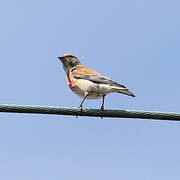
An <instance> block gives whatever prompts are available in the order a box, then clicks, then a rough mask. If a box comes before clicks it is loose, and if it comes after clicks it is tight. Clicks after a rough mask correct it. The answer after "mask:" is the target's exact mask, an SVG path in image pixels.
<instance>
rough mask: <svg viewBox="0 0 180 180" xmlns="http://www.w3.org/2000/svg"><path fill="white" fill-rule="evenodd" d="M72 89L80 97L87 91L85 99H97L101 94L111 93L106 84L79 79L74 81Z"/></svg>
mask: <svg viewBox="0 0 180 180" xmlns="http://www.w3.org/2000/svg"><path fill="white" fill-rule="evenodd" d="M72 91H73V92H74V93H76V94H77V95H78V96H80V97H82V98H84V96H85V93H86V92H88V96H87V98H86V99H99V98H102V97H103V95H106V94H109V93H111V88H110V87H109V86H107V85H101V84H96V83H93V82H91V81H88V80H83V79H81V80H78V81H76V83H75V85H74V88H73V89H72Z"/></svg>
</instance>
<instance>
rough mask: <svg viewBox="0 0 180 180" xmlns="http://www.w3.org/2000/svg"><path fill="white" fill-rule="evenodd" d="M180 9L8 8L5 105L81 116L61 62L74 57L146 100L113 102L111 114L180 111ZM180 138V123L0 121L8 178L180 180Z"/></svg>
mask: <svg viewBox="0 0 180 180" xmlns="http://www.w3.org/2000/svg"><path fill="white" fill-rule="evenodd" d="M179 7H180V1H178V0H171V1H170V0H151V1H145V0H129V1H122V0H112V1H106V0H104V1H102V0H99V1H95V0H91V1H83V0H76V1H73V0H69V1H68V0H66V1H65V0H60V1H57V0H52V1H50V0H49V1H48V0H43V1H42V0H37V1H35V0H32V1H22V0H16V1H12V0H7V1H1V2H0V22H1V28H0V39H1V41H0V50H1V53H0V59H1V60H0V79H1V95H0V102H1V103H2V104H28V105H51V106H64V107H77V106H78V105H79V103H80V101H81V99H80V98H79V97H78V96H76V95H74V94H73V93H72V92H71V91H70V90H69V89H68V86H67V84H66V79H65V73H64V71H63V69H62V65H61V63H60V61H59V60H58V58H57V57H58V56H60V55H63V54H64V53H72V54H74V55H76V56H78V57H79V59H80V60H81V63H82V64H84V65H86V66H89V67H91V68H93V69H95V70H96V71H98V72H100V73H102V74H104V75H106V76H108V77H110V78H112V79H113V80H115V81H117V82H119V83H120V84H123V85H126V86H127V87H128V88H129V89H130V90H131V91H132V92H133V93H134V94H135V95H136V98H131V97H128V96H125V95H121V94H111V95H109V96H107V98H106V102H105V108H107V109H128V110H149V111H151V110H152V111H164V112H180V109H179V104H180V102H179V96H180V95H179V92H180V83H179V82H180V81H179V64H180V61H179V59H180V51H179V47H180V20H179V19H180V11H179ZM100 105H101V100H91V101H86V102H85V104H84V106H85V107H86V108H99V107H100ZM179 137H180V124H179V122H170V121H152V120H137V119H116V118H114V119H111V118H105V119H104V120H103V121H102V120H101V119H100V118H89V117H78V119H76V118H75V117H71V116H55V115H54V116H53V115H32V114H8V113H0V171H1V172H0V179H3V180H10V179H18V180H24V179H26V180H31V179H37V180H39V179H43V180H46V179H47V180H49V179H53V180H56V179H63V180H69V179H78V180H81V179H82V180H84V179H86V180H92V179H98V180H99V179H103V180H106V179H107V180H109V179H118V180H119V179H123V180H129V179H135V180H136V179H137V180H141V179H142V180H144V179H146V180H151V179H153V180H156V179H157V180H159V179H163V180H169V179H173V180H176V179H177V180H179V177H180V173H179V161H180V156H179V152H180V145H179Z"/></svg>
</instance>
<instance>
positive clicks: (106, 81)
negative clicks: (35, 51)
mask: <svg viewBox="0 0 180 180" xmlns="http://www.w3.org/2000/svg"><path fill="white" fill-rule="evenodd" d="M58 59H60V61H61V62H62V65H63V69H64V71H65V73H66V79H67V83H68V86H69V88H70V89H71V90H72V91H73V92H74V93H75V94H77V95H78V96H80V97H81V98H82V101H81V103H80V105H79V107H78V108H80V109H81V110H82V107H83V103H84V101H85V100H86V99H100V98H102V105H101V108H100V109H101V110H104V102H105V97H106V95H108V94H110V93H122V94H125V95H128V96H132V97H135V95H134V94H133V93H132V92H130V91H129V89H127V88H126V87H125V86H124V85H121V84H119V83H117V82H115V81H113V80H111V79H110V78H108V77H106V76H103V75H101V74H100V73H98V72H96V71H94V70H92V69H91V68H89V67H86V66H83V65H81V63H80V61H79V59H78V58H77V57H76V56H74V55H72V54H64V55H63V56H59V57H58Z"/></svg>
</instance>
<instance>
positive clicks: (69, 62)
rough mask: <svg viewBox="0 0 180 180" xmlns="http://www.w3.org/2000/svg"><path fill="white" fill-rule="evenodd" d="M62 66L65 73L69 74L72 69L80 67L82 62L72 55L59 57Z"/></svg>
mask: <svg viewBox="0 0 180 180" xmlns="http://www.w3.org/2000/svg"><path fill="white" fill-rule="evenodd" d="M58 58H59V59H60V60H61V62H62V64H63V68H64V70H65V72H66V73H67V72H68V71H69V70H70V69H71V68H73V67H76V66H78V65H80V64H81V63H80V61H79V59H78V58H77V57H76V56H73V55H72V54H64V56H60V57H58Z"/></svg>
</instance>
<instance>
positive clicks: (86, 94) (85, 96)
mask: <svg viewBox="0 0 180 180" xmlns="http://www.w3.org/2000/svg"><path fill="white" fill-rule="evenodd" d="M87 96H88V92H86V93H85V95H84V98H83V100H82V102H81V104H80V105H79V107H78V108H80V110H82V105H83V102H84V101H85V99H86V98H87ZM77 117H78V116H77V115H76V118H77Z"/></svg>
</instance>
